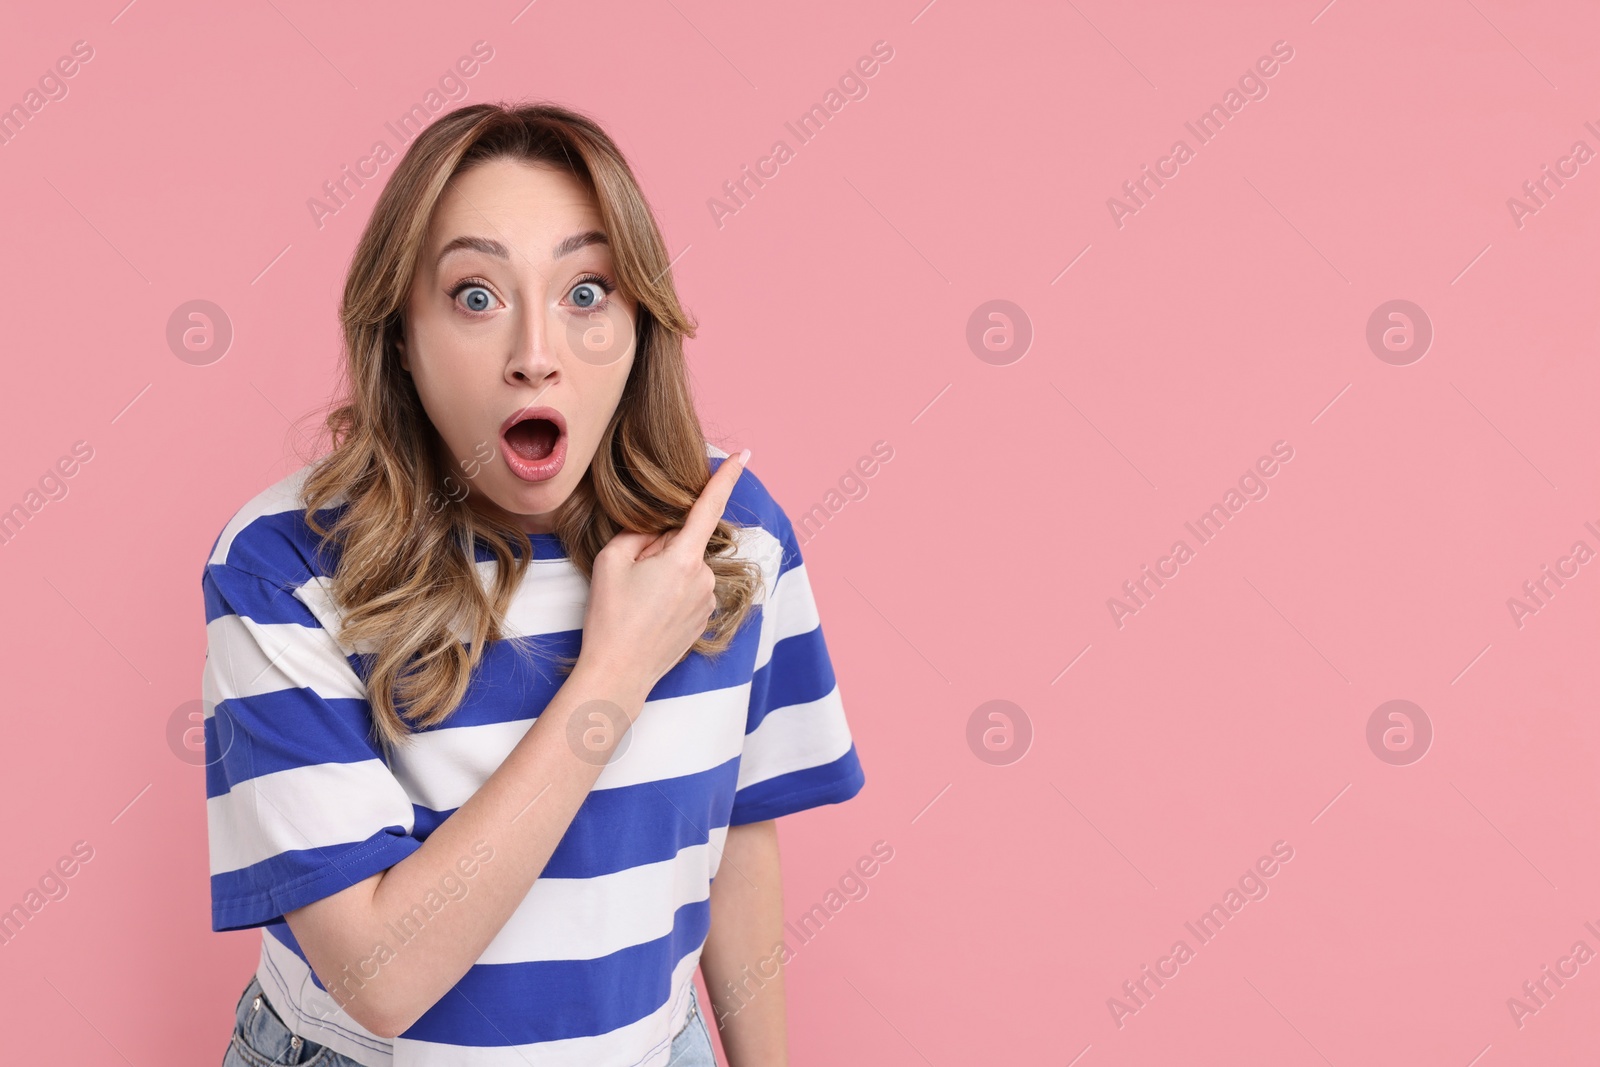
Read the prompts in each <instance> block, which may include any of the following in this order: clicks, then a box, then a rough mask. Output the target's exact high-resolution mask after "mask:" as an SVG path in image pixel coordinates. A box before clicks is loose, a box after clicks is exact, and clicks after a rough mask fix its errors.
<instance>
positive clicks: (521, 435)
mask: <svg viewBox="0 0 1600 1067" xmlns="http://www.w3.org/2000/svg"><path fill="white" fill-rule="evenodd" d="M505 437H506V444H507V445H509V446H510V447H511V450H512V451H513V452H515V453H516V454H517V455H519V456H521V457H522V458H523V459H525V460H527V461H528V462H530V463H537V462H539V461H540V460H544V459H548V458H549V456H550V453H552V452H554V451H555V450H556V443H557V442H558V441H560V440H561V427H559V426H557V425H556V424H555V423H553V422H551V421H550V420H549V419H523V420H522V421H521V422H519V423H517V424H515V425H514V426H512V427H511V428H510V429H509V430H507V431H506V433H505Z"/></svg>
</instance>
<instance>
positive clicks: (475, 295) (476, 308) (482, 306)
mask: <svg viewBox="0 0 1600 1067" xmlns="http://www.w3.org/2000/svg"><path fill="white" fill-rule="evenodd" d="M462 293H466V294H467V299H466V301H465V303H466V306H467V310H468V311H470V312H472V313H473V314H475V315H482V314H485V313H486V312H488V311H489V310H490V303H489V302H490V301H491V300H493V299H494V298H495V296H494V293H492V292H490V291H489V287H488V286H486V285H484V284H483V282H481V281H479V280H478V279H476V278H466V279H463V280H462V281H460V282H458V283H457V284H456V286H455V288H453V289H451V290H450V298H451V299H452V300H454V299H455V298H457V297H459V296H460V295H461V294H462Z"/></svg>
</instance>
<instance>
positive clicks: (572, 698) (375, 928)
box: [284, 656, 648, 1038]
mask: <svg viewBox="0 0 1600 1067" xmlns="http://www.w3.org/2000/svg"><path fill="white" fill-rule="evenodd" d="M627 677H630V676H629V675H627V674H625V673H624V672H621V671H606V670H600V669H597V668H595V667H591V666H590V665H589V664H586V663H585V662H584V660H583V658H582V657H581V656H580V657H579V660H578V664H577V666H575V667H574V668H573V670H572V673H571V674H569V675H568V676H567V679H566V681H565V682H564V683H563V684H562V686H561V688H560V689H559V690H558V691H557V692H556V694H555V696H554V697H552V698H551V700H550V703H549V705H548V706H547V707H546V708H545V709H544V711H543V712H542V713H541V714H540V715H539V717H538V718H537V719H535V720H534V723H533V725H532V726H531V727H529V729H528V732H527V733H526V734H524V735H523V737H522V740H520V741H518V742H517V744H516V746H515V747H514V748H513V749H512V750H511V752H510V754H509V755H507V756H506V758H505V760H504V762H502V763H501V764H500V766H499V768H498V769H496V770H495V772H494V773H493V774H491V775H490V776H489V778H488V780H487V781H485V782H484V783H483V785H482V786H481V787H480V788H479V789H478V791H477V792H476V793H474V794H473V795H472V796H471V797H470V798H469V799H468V800H467V801H466V802H465V803H463V804H462V805H461V806H460V807H459V808H457V809H456V810H455V812H454V813H452V814H451V816H450V817H449V818H448V819H446V820H444V822H443V823H441V824H440V825H439V826H438V827H437V828H436V829H435V830H434V831H433V833H432V834H430V835H428V838H427V840H426V841H424V842H423V843H422V844H421V846H419V847H418V848H417V850H416V851H415V852H413V853H412V854H411V855H409V856H407V857H406V858H405V859H403V860H401V861H400V862H399V863H396V864H395V865H394V866H393V867H390V868H388V869H387V870H384V871H382V872H380V873H378V874H375V875H373V876H372V877H370V878H367V879H365V880H364V881H361V882H358V883H356V884H355V885H353V886H351V887H350V888H349V889H344V890H341V891H339V892H337V893H335V894H333V895H332V896H328V897H324V898H322V899H321V900H318V901H314V902H313V903H311V904H307V905H306V906H305V907H303V908H297V909H295V910H293V911H290V912H289V913H288V914H287V915H285V916H284V918H285V919H287V921H288V923H289V929H290V930H291V931H292V932H293V933H294V937H295V940H296V941H298V942H299V943H300V947H301V948H302V949H304V950H305V954H306V958H307V959H309V960H310V961H311V967H312V969H313V970H315V971H316V972H317V977H318V978H319V979H321V980H322V984H323V986H324V987H326V988H327V989H328V991H329V993H330V994H332V995H333V996H334V999H336V1000H338V1001H339V1006H340V1007H341V1008H343V1009H344V1011H345V1012H346V1013H347V1014H348V1015H349V1016H350V1017H351V1018H352V1019H354V1020H356V1022H358V1023H360V1024H361V1025H362V1026H364V1027H366V1028H367V1029H368V1030H370V1031H371V1032H372V1033H374V1034H377V1035H378V1036H379V1037H389V1038H392V1037H395V1036H396V1035H398V1034H402V1033H404V1032H405V1031H406V1030H408V1029H409V1028H410V1027H411V1024H412V1023H414V1022H416V1020H417V1019H418V1018H420V1017H421V1016H422V1014H423V1012H425V1011H427V1010H428V1009H429V1008H430V1007H432V1006H433V1005H434V1004H435V1003H436V1002H437V1001H438V1000H439V998H440V997H442V996H443V995H444V994H445V993H446V992H448V991H449V990H450V988H451V987H452V986H454V985H455V984H456V982H458V981H460V979H461V977H462V975H464V974H466V973H467V970H468V969H469V968H470V967H471V966H472V964H473V962H474V961H475V960H477V959H478V957H479V956H481V955H482V954H483V950H484V949H485V948H487V947H488V945H489V942H490V941H492V940H494V937H495V935H496V934H498V933H499V932H500V929H501V927H503V926H504V925H505V924H506V921H507V920H508V919H510V918H511V914H512V912H514V911H515V910H516V909H517V906H518V905H519V904H521V903H522V900H523V898H524V897H526V896H527V895H528V890H529V889H531V888H532V887H533V883H534V882H535V881H536V880H537V879H538V877H539V874H540V873H541V872H542V871H543V870H544V867H545V864H546V863H547V862H549V859H550V855H551V853H552V852H554V851H555V847H556V845H557V844H558V843H559V842H560V841H561V837H562V835H563V834H564V833H566V830H567V827H568V826H569V825H570V824H571V823H572V819H573V817H574V816H575V815H576V814H577V811H578V808H579V806H580V805H581V804H582V803H583V800H584V798H585V797H587V796H588V795H589V791H590V790H591V789H592V788H593V786H594V783H595V780H596V779H597V778H599V777H600V772H601V770H602V769H603V768H604V765H605V762H606V759H607V757H608V756H609V754H610V750H611V749H612V748H613V747H614V746H615V744H616V742H617V741H618V740H619V738H620V737H621V735H622V733H624V732H625V730H626V726H627V725H628V724H623V723H611V724H610V729H606V728H605V726H606V724H604V723H600V722H599V720H591V717H590V715H589V712H590V710H591V709H589V708H585V707H584V705H585V704H586V703H588V702H589V701H595V700H603V701H610V702H611V703H613V704H615V705H617V706H619V707H621V708H622V709H623V711H624V713H625V714H626V715H627V717H628V723H629V724H631V722H632V721H633V720H634V719H636V718H637V717H638V716H639V714H640V712H641V711H642V710H643V707H644V701H645V697H646V695H647V693H648V689H643V690H641V689H640V688H638V685H637V684H636V683H630V682H627V681H625V680H624V679H625V678H627ZM574 716H576V717H578V718H579V719H580V720H581V721H582V725H581V726H577V727H574V728H573V729H572V731H570V732H569V723H570V722H571V720H572V719H573V718H574ZM595 727H600V729H599V730H595V729H594V728H595ZM579 730H588V731H589V732H588V734H587V737H588V739H589V740H591V741H592V740H594V739H596V738H601V739H603V740H605V742H606V743H605V745H604V746H603V747H602V748H596V749H594V750H593V751H590V750H588V749H585V751H584V755H583V757H582V758H580V757H579V755H578V754H577V753H576V752H575V751H574V750H573V749H572V748H570V747H569V744H568V741H567V738H568V737H569V736H572V735H573V733H574V732H576V731H579ZM485 844H486V845H487V846H488V848H489V849H492V851H491V852H489V856H490V858H489V859H488V860H487V861H484V862H482V863H481V865H480V866H478V867H477V869H476V871H475V873H474V874H473V875H472V877H471V878H470V879H463V878H461V877H460V874H461V871H460V870H458V867H457V864H458V863H460V862H462V861H465V862H467V863H468V864H472V863H474V862H475V861H482V860H483V853H484V847H483V846H484V845H485ZM451 878H454V879H455V880H456V881H458V882H465V883H466V884H467V885H468V886H469V887H470V888H469V890H468V895H466V896H463V897H461V898H460V899H458V900H457V899H453V900H450V901H448V902H447V903H446V904H445V906H444V907H442V908H440V909H439V910H438V911H437V912H430V911H429V910H428V909H427V908H426V907H423V914H426V915H427V922H426V925H424V926H423V927H422V928H421V930H420V932H418V933H417V934H416V935H415V936H413V937H411V938H410V939H409V940H407V941H405V942H404V943H402V944H397V943H396V939H395V936H394V935H393V934H392V933H391V932H390V929H391V928H392V929H405V928H406V927H405V923H406V922H407V920H410V919H411V916H412V914H413V909H414V908H417V907H419V906H422V905H423V901H424V900H425V898H427V897H428V895H429V894H430V893H431V894H433V895H434V897H435V899H437V898H438V887H439V885H440V883H441V881H442V880H446V881H447V880H449V879H451ZM412 924H413V926H414V925H415V923H414V920H413V921H412ZM379 944H383V945H387V947H388V949H390V950H391V951H389V952H387V953H384V954H382V955H377V956H376V958H375V952H374V949H375V947H376V946H378V945H379ZM374 972H375V973H374ZM352 987H354V989H353V991H352Z"/></svg>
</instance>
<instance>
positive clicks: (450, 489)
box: [400, 159, 637, 533]
mask: <svg viewBox="0 0 1600 1067" xmlns="http://www.w3.org/2000/svg"><path fill="white" fill-rule="evenodd" d="M636 314H637V305H636V304H635V302H634V301H633V300H631V299H625V298H623V296H622V294H621V293H620V292H617V291H616V273H615V271H614V270H613V268H612V261H611V249H610V246H609V245H607V244H606V237H605V235H604V234H603V233H602V231H601V226H600V213H599V209H598V208H597V207H596V205H595V202H594V199H593V197H592V196H590V194H589V192H588V190H587V189H586V188H585V187H584V186H583V184H582V183H581V182H579V180H578V179H577V178H575V177H574V176H573V175H571V174H570V173H568V172H566V171H564V170H560V169H557V168H554V167H550V166H544V165H535V164H529V163H524V162H520V161H513V160H506V159H499V160H493V161H490V162H488V163H484V164H480V165H478V166H475V167H473V168H472V169H470V170H468V171H467V172H466V173H464V174H458V175H456V177H455V178H454V179H453V180H452V181H451V182H450V183H449V185H447V186H446V188H445V192H444V195H443V196H442V197H441V198H440V199H439V202H438V205H437V206H436V208H435V210H434V213H433V218H432V220H431V221H430V223H429V227H428V237H427V241H426V243H425V245H424V247H423V253H422V259H421V261H420V262H419V263H418V264H417V275H416V280H415V282H414V283H413V285H412V287H411V292H410V294H409V297H408V301H407V305H406V312H405V316H404V319H405V337H404V341H403V342H402V343H401V345H400V356H401V358H400V365H401V366H402V367H403V368H405V370H407V371H409V372H410V374H411V377H412V380H413V381H414V382H415V383H416V388H417V395H418V396H419V397H420V398H421V400H422V406H423V408H424V409H425V410H426V411H427V413H428V418H429V420H431V421H432V423H433V425H434V428H435V429H437V430H438V432H439V436H440V437H441V438H442V439H443V441H444V445H445V447H446V448H447V449H448V450H449V453H450V455H449V456H448V457H446V459H447V461H448V462H449V463H450V473H451V477H450V478H449V479H447V482H446V484H444V485H441V486H437V487H435V492H436V493H437V496H435V497H433V498H431V503H432V504H433V506H435V507H442V506H443V504H444V502H445V501H447V500H449V499H451V498H459V497H460V496H461V495H462V494H463V493H464V492H470V493H475V494H482V495H483V496H484V497H487V498H489V499H490V500H492V501H493V502H494V503H496V504H498V505H499V506H500V507H502V508H504V509H505V510H507V511H509V512H512V513H513V514H515V515H518V516H520V518H521V520H522V525H523V528H524V529H525V530H527V531H528V532H529V533H550V532H553V530H554V528H555V527H554V522H553V519H554V512H555V510H556V509H557V508H558V507H560V506H561V504H562V502H563V501H565V500H566V499H567V497H568V496H569V495H570V494H571V493H572V490H573V489H574V488H575V487H576V486H577V484H578V482H579V480H580V479H582V477H583V475H584V472H585V471H586V470H588V468H589V461H590V460H591V459H592V458H593V457H594V454H595V449H596V447H597V446H598V445H599V443H600V435H601V433H602V432H603V431H604V430H605V428H606V426H607V424H608V423H609V422H610V420H611V416H612V414H613V413H614V412H615V411H616V407H617V401H618V400H619V399H620V398H621V396H622V389H623V386H624V385H625V384H626V383H627V380H628V372H629V370H630V369H631V368H632V367H633V357H634V342H635V335H634V325H635V321H636ZM519 420H522V421H521V423H520V425H515V428H513V426H514V424H517V423H518V422H519ZM558 431H559V432H558Z"/></svg>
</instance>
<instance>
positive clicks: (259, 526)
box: [204, 464, 346, 589]
mask: <svg viewBox="0 0 1600 1067" xmlns="http://www.w3.org/2000/svg"><path fill="white" fill-rule="evenodd" d="M314 467H315V464H306V465H305V466H303V467H301V468H300V469H298V470H295V471H292V472H291V473H289V474H287V475H285V476H284V477H282V478H280V479H279V480H278V481H276V482H274V483H272V484H271V485H269V486H267V487H266V488H264V489H262V490H260V491H259V492H257V493H256V494H255V495H254V496H252V497H251V498H250V499H249V500H247V501H246V502H245V503H244V504H243V505H241V506H240V507H239V508H238V510H236V511H235V512H234V513H233V515H232V516H231V517H230V518H229V519H228V521H227V523H226V524H224V526H223V528H222V531H221V532H220V533H219V534H218V535H217V539H216V540H215V541H214V542H213V543H212V546H211V552H210V554H209V555H208V556H207V558H206V563H205V567H204V570H205V571H209V570H210V569H211V568H212V567H230V568H232V569H234V570H239V571H244V572H246V573H248V574H252V575H255V576H256V577H258V578H263V579H266V580H267V581H270V582H273V583H274V584H276V585H278V586H280V587H282V588H284V589H295V588H298V587H299V586H301V585H304V584H305V583H306V582H308V581H311V580H312V579H315V578H318V577H323V576H326V575H327V574H328V573H330V571H329V566H330V565H331V563H332V560H331V559H329V558H325V556H326V555H327V554H326V553H325V552H323V551H320V550H319V546H320V544H321V541H322V538H321V536H320V535H319V534H318V533H317V532H316V531H315V530H313V529H312V528H311V526H310V525H309V524H308V523H307V522H306V515H305V503H304V501H303V500H302V498H301V493H302V491H303V490H304V488H305V483H306V479H307V478H308V477H309V476H310V475H311V472H312V470H313V469H314ZM345 503H346V501H345V500H344V496H343V494H340V495H339V496H338V497H336V498H335V499H334V500H332V501H331V502H330V503H329V504H328V505H327V506H326V507H324V508H322V509H320V510H319V511H318V512H317V519H318V522H319V523H321V524H322V525H323V526H324V528H326V527H327V526H328V525H330V524H331V523H332V521H333V520H334V519H335V518H336V517H337V515H338V512H339V511H340V510H341V509H342V508H343V506H344V505H345Z"/></svg>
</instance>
